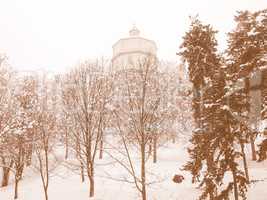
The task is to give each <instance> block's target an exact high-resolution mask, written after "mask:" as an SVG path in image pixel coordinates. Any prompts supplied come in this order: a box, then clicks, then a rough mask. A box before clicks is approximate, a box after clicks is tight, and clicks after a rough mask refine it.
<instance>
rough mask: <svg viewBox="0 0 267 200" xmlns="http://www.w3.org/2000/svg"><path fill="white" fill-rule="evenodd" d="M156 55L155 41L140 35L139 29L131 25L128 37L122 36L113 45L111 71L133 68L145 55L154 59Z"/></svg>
mask: <svg viewBox="0 0 267 200" xmlns="http://www.w3.org/2000/svg"><path fill="white" fill-rule="evenodd" d="M156 56H157V46H156V43H155V42H154V41H152V40H149V39H146V38H143V37H141V36H140V31H139V30H138V29H137V28H136V26H133V28H132V29H131V30H130V31H129V37H126V38H122V39H120V40H118V41H117V42H116V43H115V44H114V45H113V57H112V71H120V70H124V69H130V68H133V67H134V66H136V65H137V64H138V63H139V62H140V61H142V60H143V59H145V58H147V57H150V58H153V59H154V60H156Z"/></svg>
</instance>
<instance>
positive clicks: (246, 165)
mask: <svg viewBox="0 0 267 200" xmlns="http://www.w3.org/2000/svg"><path fill="white" fill-rule="evenodd" d="M240 146H241V153H242V158H243V165H244V171H245V175H246V179H247V181H248V183H249V182H250V180H249V173H248V164H247V158H246V153H245V151H244V143H243V141H240Z"/></svg>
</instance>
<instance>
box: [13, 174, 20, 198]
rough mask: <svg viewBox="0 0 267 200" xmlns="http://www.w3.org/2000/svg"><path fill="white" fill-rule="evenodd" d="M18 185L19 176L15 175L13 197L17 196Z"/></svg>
mask: <svg viewBox="0 0 267 200" xmlns="http://www.w3.org/2000/svg"><path fill="white" fill-rule="evenodd" d="M18 185H19V178H18V177H17V176H16V177H15V194H14V199H17V198H18Z"/></svg>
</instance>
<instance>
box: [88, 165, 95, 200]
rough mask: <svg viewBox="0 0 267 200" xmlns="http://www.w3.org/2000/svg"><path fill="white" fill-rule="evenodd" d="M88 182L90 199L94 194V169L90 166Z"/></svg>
mask: <svg viewBox="0 0 267 200" xmlns="http://www.w3.org/2000/svg"><path fill="white" fill-rule="evenodd" d="M89 181H90V190H89V191H90V192H89V193H90V194H89V196H90V197H93V196H94V194H95V180H94V169H93V167H92V166H91V170H90V175H89Z"/></svg>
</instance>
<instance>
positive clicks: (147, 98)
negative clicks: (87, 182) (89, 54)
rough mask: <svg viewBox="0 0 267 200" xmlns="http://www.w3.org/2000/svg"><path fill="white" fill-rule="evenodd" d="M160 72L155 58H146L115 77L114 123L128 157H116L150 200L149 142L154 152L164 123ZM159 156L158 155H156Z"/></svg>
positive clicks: (144, 198) (137, 186) (125, 154)
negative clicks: (136, 164)
mask: <svg viewBox="0 0 267 200" xmlns="http://www.w3.org/2000/svg"><path fill="white" fill-rule="evenodd" d="M157 74H158V69H157V65H156V62H155V58H153V57H146V58H144V59H143V60H140V61H139V62H138V63H136V65H134V66H133V67H132V68H130V69H127V70H125V71H119V72H116V73H115V74H114V76H116V77H120V78H118V82H117V84H116V86H115V87H117V89H116V93H115V97H114V110H113V113H114V116H115V117H114V119H116V120H115V121H116V125H117V126H116V127H117V130H118V133H119V135H120V137H121V141H122V144H123V147H124V152H121V151H118V152H119V153H120V154H122V155H123V156H125V157H126V158H127V159H126V160H127V162H125V160H124V159H123V160H121V159H119V158H116V157H115V156H113V155H111V154H109V155H110V156H111V157H113V158H114V159H115V160H116V161H117V162H118V163H119V164H120V165H121V166H123V167H124V168H125V169H126V170H127V172H129V174H130V176H131V178H132V180H133V181H131V180H125V181H126V182H129V183H134V184H135V186H136V188H137V190H138V191H139V192H140V194H141V196H142V199H143V200H146V199H147V185H148V184H149V182H148V180H147V173H146V171H147V169H146V161H147V160H148V157H149V153H148V151H147V150H148V148H149V142H150V141H151V139H152V140H153V141H154V151H156V148H157V147H155V146H156V144H157V139H158V136H159V135H158V133H157V127H158V125H159V123H160V122H161V116H160V114H162V110H161V106H160V103H161V94H160V93H161V90H160V87H159V82H158V76H157ZM133 147H136V149H137V152H138V155H139V156H138V157H139V159H140V166H139V169H140V173H139V172H138V171H137V169H138V168H137V167H136V166H135V163H134V156H135V152H134V151H132V148H133ZM155 153H156V152H154V155H156V154H155Z"/></svg>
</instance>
